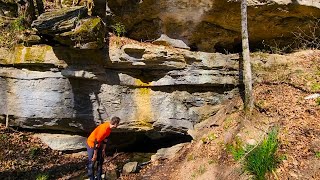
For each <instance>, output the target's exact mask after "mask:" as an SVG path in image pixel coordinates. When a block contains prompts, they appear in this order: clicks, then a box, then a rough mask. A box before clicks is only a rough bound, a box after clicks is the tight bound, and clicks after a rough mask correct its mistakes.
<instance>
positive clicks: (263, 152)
mask: <svg viewBox="0 0 320 180" xmlns="http://www.w3.org/2000/svg"><path fill="white" fill-rule="evenodd" d="M277 136H278V132H277V130H276V129H273V130H271V131H270V132H269V134H268V137H267V138H265V139H264V140H263V141H262V142H261V143H260V144H259V145H258V146H257V147H256V148H254V149H253V150H252V151H251V152H250V153H249V154H248V155H247V156H246V158H245V169H246V170H247V171H249V172H250V173H252V174H254V175H255V176H256V179H258V180H263V179H265V174H266V173H267V172H271V171H272V170H273V169H275V167H276V165H277V163H278V162H279V160H278V158H277V157H276V155H275V153H276V151H277V148H278V139H277Z"/></svg>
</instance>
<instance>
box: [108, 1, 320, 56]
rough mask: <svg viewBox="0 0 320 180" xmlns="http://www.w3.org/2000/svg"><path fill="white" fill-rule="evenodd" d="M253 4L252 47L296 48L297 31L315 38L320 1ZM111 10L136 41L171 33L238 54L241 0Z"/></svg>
mask: <svg viewBox="0 0 320 180" xmlns="http://www.w3.org/2000/svg"><path fill="white" fill-rule="evenodd" d="M248 3H249V7H248V28H249V39H250V46H251V47H252V48H255V47H256V48H257V47H263V45H264V47H269V46H271V47H275V48H281V47H282V45H288V44H292V43H293V40H294V39H295V35H294V34H293V32H299V31H300V30H303V31H305V32H306V33H312V32H311V31H310V28H309V26H310V25H312V23H311V22H317V18H319V17H320V9H319V8H320V2H319V1H306V0H268V1H266V0H249V1H248ZM108 6H109V8H110V10H111V11H112V12H113V14H114V18H115V19H117V21H119V22H121V23H123V24H124V25H125V27H126V30H127V34H126V35H127V36H128V37H130V38H132V39H136V40H139V41H140V40H142V41H152V40H154V39H158V38H159V37H160V36H161V34H166V35H168V36H169V37H170V38H174V39H180V40H183V41H184V42H185V43H186V44H187V45H188V46H189V47H191V49H193V50H201V51H208V52H215V51H219V52H223V53H225V52H226V51H231V50H232V51H234V50H239V47H240V46H241V23H240V22H241V15H240V1H237V0H228V1H227V0H214V1H213V0H199V1H187V0H170V1H168V0H143V1H131V0H117V1H108ZM132 17H134V18H132Z"/></svg>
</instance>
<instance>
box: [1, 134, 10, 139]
mask: <svg viewBox="0 0 320 180" xmlns="http://www.w3.org/2000/svg"><path fill="white" fill-rule="evenodd" d="M8 138H9V137H8V136H7V135H6V134H0V140H2V141H4V140H7V139H8Z"/></svg>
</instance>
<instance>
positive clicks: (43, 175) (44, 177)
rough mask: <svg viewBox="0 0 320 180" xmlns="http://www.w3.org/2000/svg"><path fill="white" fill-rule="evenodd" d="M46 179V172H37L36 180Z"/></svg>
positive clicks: (47, 176) (47, 177)
mask: <svg viewBox="0 0 320 180" xmlns="http://www.w3.org/2000/svg"><path fill="white" fill-rule="evenodd" d="M48 179H49V175H48V174H47V173H44V174H38V175H37V176H36V180H48Z"/></svg>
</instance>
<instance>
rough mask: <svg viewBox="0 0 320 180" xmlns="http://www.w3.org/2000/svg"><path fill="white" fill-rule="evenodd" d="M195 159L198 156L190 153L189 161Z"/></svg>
mask: <svg viewBox="0 0 320 180" xmlns="http://www.w3.org/2000/svg"><path fill="white" fill-rule="evenodd" d="M195 159H196V157H195V156H194V155H193V154H188V156H187V161H192V160H195Z"/></svg>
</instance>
